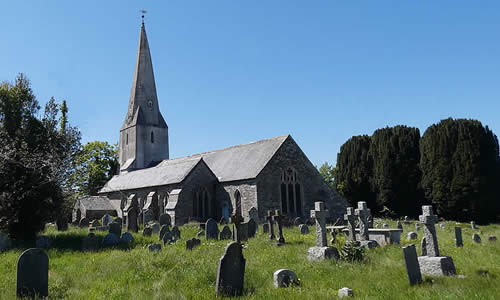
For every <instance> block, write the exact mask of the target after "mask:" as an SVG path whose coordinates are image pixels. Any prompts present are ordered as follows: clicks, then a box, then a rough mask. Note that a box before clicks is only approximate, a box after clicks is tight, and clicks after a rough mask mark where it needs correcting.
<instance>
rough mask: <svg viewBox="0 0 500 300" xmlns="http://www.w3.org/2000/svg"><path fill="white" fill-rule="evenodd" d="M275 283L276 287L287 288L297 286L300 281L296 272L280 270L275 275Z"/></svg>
mask: <svg viewBox="0 0 500 300" xmlns="http://www.w3.org/2000/svg"><path fill="white" fill-rule="evenodd" d="M273 281H274V286H275V287H277V288H278V287H281V288H287V287H289V286H292V285H297V284H298V283H299V281H298V280H297V276H296V275H295V272H294V271H292V270H288V269H279V270H278V271H276V272H274V274H273Z"/></svg>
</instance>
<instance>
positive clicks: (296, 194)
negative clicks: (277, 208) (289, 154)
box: [280, 167, 302, 216]
mask: <svg viewBox="0 0 500 300" xmlns="http://www.w3.org/2000/svg"><path fill="white" fill-rule="evenodd" d="M280 191H281V210H282V212H283V213H284V214H287V215H289V216H302V189H301V186H300V182H299V178H298V176H297V171H296V170H295V169H293V168H291V167H288V168H286V169H285V170H283V171H282V172H281V185H280Z"/></svg>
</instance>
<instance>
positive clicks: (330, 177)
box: [318, 161, 336, 189]
mask: <svg viewBox="0 0 500 300" xmlns="http://www.w3.org/2000/svg"><path fill="white" fill-rule="evenodd" d="M318 171H319V173H320V174H321V176H322V177H323V179H324V180H325V182H326V183H327V184H328V185H329V186H330V187H331V188H332V189H336V188H335V184H334V179H335V172H336V168H335V167H334V166H333V165H330V164H328V162H326V161H325V163H323V164H322V165H321V167H319V168H318Z"/></svg>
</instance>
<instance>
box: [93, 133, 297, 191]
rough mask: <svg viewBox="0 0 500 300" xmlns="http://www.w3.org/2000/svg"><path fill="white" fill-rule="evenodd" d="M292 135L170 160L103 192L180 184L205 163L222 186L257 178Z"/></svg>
mask: <svg viewBox="0 0 500 300" xmlns="http://www.w3.org/2000/svg"><path fill="white" fill-rule="evenodd" d="M288 137H289V135H282V136H278V137H274V138H270V139H265V140H260V141H257V142H253V143H249V144H243V145H236V146H232V147H228V148H224V149H219V150H214V151H210V152H204V153H199V154H194V155H191V156H186V157H180V158H175V159H168V160H164V161H162V162H161V163H160V164H158V165H157V166H155V167H152V168H147V169H141V170H136V171H131V172H128V173H122V174H120V175H116V176H114V177H113V178H112V179H111V180H110V181H109V182H108V183H107V184H106V185H105V186H104V187H103V188H102V189H101V191H100V193H107V192H112V191H118V190H128V189H137V188H144V187H150V186H159V185H167V184H173V183H180V182H182V181H183V180H184V178H185V177H186V176H187V175H188V174H189V172H190V171H191V170H192V169H193V168H194V167H195V166H196V164H197V163H198V162H199V161H200V160H203V161H204V162H205V163H206V164H207V166H208V167H209V168H210V169H211V170H212V172H213V173H214V174H215V176H216V177H217V178H218V180H219V182H228V181H236V180H243V179H251V178H255V177H257V175H259V173H260V172H261V171H262V169H263V168H264V167H265V166H266V165H267V163H268V162H269V161H270V160H271V158H272V157H273V156H274V154H275V153H276V151H278V149H279V148H280V146H281V145H282V144H283V142H284V141H285V140H286V139H287V138H288Z"/></svg>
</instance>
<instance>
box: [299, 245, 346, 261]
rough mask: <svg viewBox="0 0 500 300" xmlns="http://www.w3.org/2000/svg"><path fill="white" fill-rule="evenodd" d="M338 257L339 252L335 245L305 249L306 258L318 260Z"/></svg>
mask: <svg viewBox="0 0 500 300" xmlns="http://www.w3.org/2000/svg"><path fill="white" fill-rule="evenodd" d="M339 258H340V253H339V251H338V250H337V248H335V247H311V248H309V249H307V260H309V261H320V260H324V259H335V260H338V259H339Z"/></svg>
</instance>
